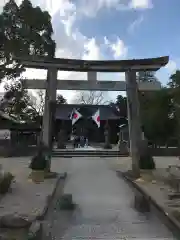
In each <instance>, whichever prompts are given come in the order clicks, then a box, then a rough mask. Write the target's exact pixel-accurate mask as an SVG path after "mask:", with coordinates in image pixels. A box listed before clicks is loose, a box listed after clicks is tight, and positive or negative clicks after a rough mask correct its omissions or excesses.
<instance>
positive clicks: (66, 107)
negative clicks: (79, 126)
mask: <svg viewBox="0 0 180 240" xmlns="http://www.w3.org/2000/svg"><path fill="white" fill-rule="evenodd" d="M73 109H76V110H78V111H79V112H80V113H81V114H82V115H83V116H85V117H86V118H90V117H91V116H92V115H93V114H94V113H95V112H96V111H97V110H98V109H99V110H100V119H101V120H108V119H109V120H112V119H118V118H120V116H119V115H118V113H117V112H116V110H115V109H114V108H112V107H110V106H108V105H79V104H59V105H57V108H56V119H61V120H70V115H71V113H72V111H73Z"/></svg>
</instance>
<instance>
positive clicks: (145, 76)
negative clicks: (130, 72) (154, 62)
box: [137, 71, 157, 82]
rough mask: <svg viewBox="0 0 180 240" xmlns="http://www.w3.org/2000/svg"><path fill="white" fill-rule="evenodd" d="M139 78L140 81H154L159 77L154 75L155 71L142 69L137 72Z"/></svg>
mask: <svg viewBox="0 0 180 240" xmlns="http://www.w3.org/2000/svg"><path fill="white" fill-rule="evenodd" d="M137 80H138V81H139V82H152V81H156V80H157V78H156V77H155V76H154V72H152V71H145V72H143V71H141V72H139V73H138V74H137Z"/></svg>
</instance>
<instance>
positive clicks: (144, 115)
mask: <svg viewBox="0 0 180 240" xmlns="http://www.w3.org/2000/svg"><path fill="white" fill-rule="evenodd" d="M172 109H173V106H172V102H171V95H170V94H169V89H168V88H163V89H162V90H160V91H156V92H150V93H141V94H140V113H141V119H142V125H143V128H144V132H145V135H146V137H147V138H148V140H150V141H152V142H153V143H157V144H165V143H167V142H168V140H169V139H170V138H172V137H173V134H174V132H175V129H174V126H175V124H174V119H173V118H172V117H171V113H172Z"/></svg>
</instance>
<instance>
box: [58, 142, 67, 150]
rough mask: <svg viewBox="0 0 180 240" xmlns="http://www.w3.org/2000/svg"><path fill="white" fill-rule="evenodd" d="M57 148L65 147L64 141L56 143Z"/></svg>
mask: <svg viewBox="0 0 180 240" xmlns="http://www.w3.org/2000/svg"><path fill="white" fill-rule="evenodd" d="M57 148H58V149H66V145H65V144H64V143H58V144H57Z"/></svg>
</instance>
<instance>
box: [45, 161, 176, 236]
mask: <svg viewBox="0 0 180 240" xmlns="http://www.w3.org/2000/svg"><path fill="white" fill-rule="evenodd" d="M56 161H57V160H56ZM65 161H66V169H67V172H68V179H67V182H66V184H65V189H64V191H65V193H71V194H72V195H73V199H74V201H75V202H76V203H77V204H78V208H77V209H76V210H75V211H74V213H73V214H71V213H68V212H63V211H59V210H57V209H55V206H56V201H57V199H58V198H59V197H60V194H61V189H60V188H59V189H58V190H57V193H56V197H55V199H54V202H53V204H52V206H51V209H50V210H49V213H48V215H47V219H46V221H45V222H44V232H45V236H44V237H43V240H50V239H51V240H52V239H63V240H80V239H81V240H82V239H84V240H86V239H103V240H105V239H108V240H110V239H118V240H120V239H128V240H132V239H151V240H153V239H174V238H173V236H172V234H171V232H170V231H169V230H168V229H167V228H166V227H165V226H164V225H163V224H162V223H161V222H160V220H159V219H158V218H157V217H156V216H155V215H154V214H153V213H150V214H147V215H144V214H140V213H138V212H137V211H136V210H135V209H134V208H133V199H134V193H133V192H132V189H131V188H130V187H129V186H128V185H127V183H125V182H124V181H123V180H122V179H119V178H118V177H117V176H116V174H115V172H114V171H113V170H111V169H110V168H109V167H108V165H109V164H108V163H107V160H104V159H102V158H96V159H95V158H93V160H92V159H91V158H73V159H67V158H66V160H65Z"/></svg>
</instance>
